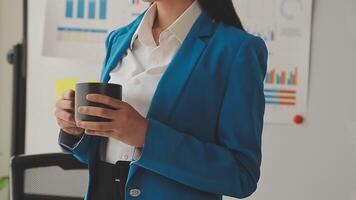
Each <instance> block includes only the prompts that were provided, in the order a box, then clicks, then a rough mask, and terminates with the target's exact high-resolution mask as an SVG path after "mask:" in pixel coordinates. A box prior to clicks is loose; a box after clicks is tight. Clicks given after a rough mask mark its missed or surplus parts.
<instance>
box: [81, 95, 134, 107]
mask: <svg viewBox="0 0 356 200" xmlns="http://www.w3.org/2000/svg"><path fill="white" fill-rule="evenodd" d="M87 100H88V101H91V102H96V103H101V104H104V105H108V106H110V107H112V108H115V109H123V108H126V107H127V105H126V103H125V102H122V101H120V100H117V99H114V98H112V97H109V96H105V95H101V94H88V95H87Z"/></svg>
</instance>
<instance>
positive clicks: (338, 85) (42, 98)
mask: <svg viewBox="0 0 356 200" xmlns="http://www.w3.org/2000/svg"><path fill="white" fill-rule="evenodd" d="M44 15H45V0H29V21H28V23H29V48H28V50H29V52H28V59H29V60H28V88H27V89H28V97H27V98H28V102H27V114H26V116H27V122H26V133H27V135H26V153H28V154H34V153H45V152H46V153H47V152H58V151H60V149H59V147H58V145H57V136H58V127H57V126H56V122H55V119H54V117H53V108H54V101H55V95H54V94H53V88H54V87H55V85H54V82H53V80H55V79H58V78H61V77H80V79H83V80H88V79H97V78H98V74H99V73H100V69H101V63H100V62H91V61H86V62H84V61H80V60H65V59H56V58H48V57H43V56H41V53H42V52H41V50H42V48H41V47H42V41H43V34H42V31H41V30H43V24H44ZM355 21H356V1H355V0H344V1H342V3H341V2H340V1H335V0H315V4H314V16H313V29H312V45H311V63H310V64H311V65H310V86H309V99H308V104H309V106H308V107H309V108H308V110H307V116H308V118H307V121H306V123H305V124H303V125H301V126H289V125H266V126H265V128H264V133H263V163H262V174H261V175H262V176H261V180H260V182H259V187H258V190H257V192H256V193H255V194H254V195H252V196H251V197H250V198H249V199H253V200H285V199H288V200H335V199H340V200H354V199H356V176H355V174H356V106H355V102H356V92H355V86H356V79H355V78H354V76H355V74H356V67H355V66H356V59H355V55H356V54H355V52H356V34H355V33H356V26H355V25H354V22H355ZM83 68H85V70H86V73H85V77H83V73H81V71H82V69H83ZM226 199H228V200H231V198H226Z"/></svg>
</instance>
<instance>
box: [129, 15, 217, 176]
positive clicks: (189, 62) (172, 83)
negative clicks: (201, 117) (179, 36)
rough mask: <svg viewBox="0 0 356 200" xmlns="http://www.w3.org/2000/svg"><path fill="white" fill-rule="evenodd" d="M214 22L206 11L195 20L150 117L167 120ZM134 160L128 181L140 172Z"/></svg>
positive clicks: (159, 89) (160, 86) (158, 91)
mask: <svg viewBox="0 0 356 200" xmlns="http://www.w3.org/2000/svg"><path fill="white" fill-rule="evenodd" d="M213 25H214V22H213V21H212V20H211V18H210V17H209V16H208V14H207V13H206V12H203V13H202V15H201V16H200V17H199V18H198V19H197V21H196V22H195V23H194V25H193V27H192V29H191V31H190V33H189V34H188V36H187V38H186V39H185V40H184V42H183V44H182V46H181V48H180V50H179V51H178V52H177V54H176V56H175V58H174V59H173V60H172V62H171V64H170V65H169V66H168V68H167V70H166V72H165V73H164V74H163V76H162V78H161V80H160V82H159V83H158V86H157V89H156V91H155V94H154V96H153V99H152V103H151V106H150V108H149V111H148V114H147V117H148V118H154V119H158V120H160V119H163V120H167V119H169V117H170V113H171V111H172V109H173V108H174V105H175V102H176V101H177V99H178V98H179V96H180V94H181V92H182V90H183V88H184V86H185V83H186V81H187V80H188V78H189V76H190V74H191V72H192V71H193V69H194V67H195V66H196V64H197V62H198V60H199V58H200V56H201V54H202V53H203V52H204V49H205V47H206V43H207V40H206V38H209V37H210V36H211V34H212V32H213V30H214V28H213ZM158 148H159V147H158ZM134 163H135V162H132V164H131V165H130V171H129V174H128V181H130V180H131V179H132V177H133V176H134V175H135V174H136V173H137V170H138V169H139V167H138V166H137V165H135V164H134Z"/></svg>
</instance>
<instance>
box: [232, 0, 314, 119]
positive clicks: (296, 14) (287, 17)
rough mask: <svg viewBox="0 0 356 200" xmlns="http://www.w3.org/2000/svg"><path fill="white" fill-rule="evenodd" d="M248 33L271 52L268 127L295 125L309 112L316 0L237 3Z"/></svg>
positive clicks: (267, 82) (238, 0) (267, 81)
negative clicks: (311, 54)
mask: <svg viewBox="0 0 356 200" xmlns="http://www.w3.org/2000/svg"><path fill="white" fill-rule="evenodd" d="M234 1H235V2H234V4H235V6H236V8H237V11H238V13H239V14H240V16H241V19H242V21H243V24H244V26H245V28H246V30H247V31H249V32H250V33H252V34H254V35H256V36H259V37H261V38H263V39H264V40H265V41H266V44H267V46H268V49H269V62H268V72H267V75H266V79H265V96H266V114H265V122H267V123H287V124H289V123H294V120H295V119H296V116H298V115H300V116H302V117H303V118H304V117H305V115H306V110H307V98H308V77H309V76H308V74H309V57H310V35H311V20H312V19H311V18H312V0H268V1H266V0H234Z"/></svg>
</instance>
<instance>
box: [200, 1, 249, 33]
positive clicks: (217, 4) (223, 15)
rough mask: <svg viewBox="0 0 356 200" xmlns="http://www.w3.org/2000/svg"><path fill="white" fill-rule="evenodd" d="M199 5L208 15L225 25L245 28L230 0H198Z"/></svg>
mask: <svg viewBox="0 0 356 200" xmlns="http://www.w3.org/2000/svg"><path fill="white" fill-rule="evenodd" d="M198 1H199V3H200V5H201V7H202V8H203V9H204V10H206V11H207V12H208V15H209V16H210V17H211V18H212V19H214V20H216V21H220V22H222V23H224V24H225V25H230V26H235V27H237V28H239V29H241V30H245V29H244V27H243V25H242V22H241V20H240V17H239V16H238V14H237V13H236V10H235V7H234V4H233V2H232V0H198Z"/></svg>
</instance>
